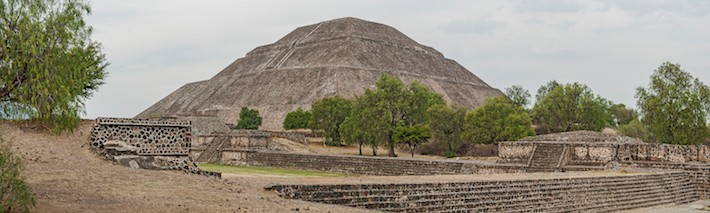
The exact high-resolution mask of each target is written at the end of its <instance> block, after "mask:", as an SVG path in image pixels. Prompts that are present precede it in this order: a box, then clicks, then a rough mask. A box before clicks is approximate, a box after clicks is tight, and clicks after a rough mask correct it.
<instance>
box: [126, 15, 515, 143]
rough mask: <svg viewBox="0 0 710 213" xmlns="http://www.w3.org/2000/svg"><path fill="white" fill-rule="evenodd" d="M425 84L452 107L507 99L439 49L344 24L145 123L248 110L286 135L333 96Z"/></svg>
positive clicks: (298, 41) (306, 36) (303, 37)
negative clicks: (301, 114) (390, 83)
mask: <svg viewBox="0 0 710 213" xmlns="http://www.w3.org/2000/svg"><path fill="white" fill-rule="evenodd" d="M383 72H385V73H388V74H390V75H393V76H397V77H399V78H400V79H402V80H403V81H405V83H407V82H410V81H413V80H417V81H419V82H421V83H423V84H425V85H427V86H429V87H430V88H431V89H432V90H433V91H435V92H437V93H439V94H442V95H443V96H444V99H446V100H447V101H448V102H456V103H458V104H460V105H462V106H465V107H468V108H473V107H476V106H478V105H479V104H481V103H483V101H485V100H486V99H487V98H489V97H493V96H497V95H502V93H501V92H500V91H499V90H498V89H495V88H493V87H491V86H489V85H488V84H487V83H486V82H484V81H483V80H481V79H480V78H478V77H476V76H475V75H474V74H473V73H471V72H470V71H468V70H467V69H466V68H464V67H463V66H461V65H459V64H458V63H457V62H456V61H453V60H451V59H448V58H445V57H444V55H443V54H441V53H440V52H438V51H436V50H435V49H434V48H431V47H428V46H425V45H422V44H419V43H417V42H415V41H414V40H412V39H410V38H409V37H407V36H406V35H404V34H402V33H401V32H399V31H398V30H397V29H394V28H392V27H390V26H387V25H383V24H379V23H374V22H369V21H365V20H360V19H356V18H341V19H335V20H331V21H325V22H321V23H318V24H313V25H308V26H303V27H299V28H297V29H295V30H294V31H292V32H291V33H289V34H287V35H286V36H284V37H283V38H281V39H280V40H278V41H276V42H275V43H273V44H268V45H264V46H260V47H257V48H255V49H254V50H252V51H251V52H249V53H247V54H246V56H245V57H243V58H239V59H237V60H236V61H234V62H233V63H232V64H230V65H229V66H227V67H226V68H224V70H222V71H221V72H219V73H218V74H217V75H215V76H214V77H212V78H211V79H209V80H204V81H198V82H193V83H189V84H186V85H184V86H182V87H180V88H179V89H177V90H176V91H174V92H173V93H172V94H170V95H168V96H167V97H165V98H163V99H162V100H160V101H158V102H157V103H155V104H154V105H153V106H151V107H149V108H148V109H146V110H145V111H143V112H141V113H140V114H139V115H137V116H136V117H137V118H161V117H189V116H216V117H217V118H218V119H220V120H221V121H222V123H235V122H236V121H237V119H238V117H239V111H240V109H241V107H243V106H248V107H250V108H255V109H257V110H259V112H261V116H262V117H263V118H264V120H263V122H264V123H263V125H262V127H261V128H262V129H267V130H280V129H281V123H282V121H283V120H284V117H285V115H286V113H288V112H290V111H293V110H295V109H296V108H298V107H301V108H304V109H308V108H310V105H311V103H313V102H315V101H316V100H318V99H321V98H323V97H328V96H335V95H339V96H341V97H346V98H350V97H353V96H354V95H356V94H361V93H362V92H363V91H364V90H365V89H367V88H374V85H375V82H376V81H377V79H378V78H379V76H380V74H381V73H383Z"/></svg>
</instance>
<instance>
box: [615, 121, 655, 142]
mask: <svg viewBox="0 0 710 213" xmlns="http://www.w3.org/2000/svg"><path fill="white" fill-rule="evenodd" d="M619 134H622V135H626V136H629V137H634V138H640V139H642V140H643V141H647V140H648V130H647V129H646V127H644V126H643V124H642V123H641V121H639V119H634V120H632V121H631V122H629V123H628V124H621V125H619Z"/></svg>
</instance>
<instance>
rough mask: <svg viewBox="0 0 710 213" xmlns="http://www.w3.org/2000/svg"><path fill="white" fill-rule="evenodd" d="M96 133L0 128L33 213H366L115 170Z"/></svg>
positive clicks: (256, 184) (203, 180) (246, 187)
mask: <svg viewBox="0 0 710 213" xmlns="http://www.w3.org/2000/svg"><path fill="white" fill-rule="evenodd" d="M90 127H91V123H90V122H85V123H83V124H82V125H81V127H80V128H79V129H78V130H76V131H75V132H74V133H71V134H65V135H61V136H48V135H47V134H44V133H40V132H36V131H34V130H26V129H21V128H18V127H16V126H15V125H12V124H8V123H2V124H0V129H1V134H2V138H3V141H4V142H5V143H8V142H9V143H11V144H12V147H13V148H12V149H13V151H14V153H15V154H16V155H18V156H20V157H21V158H22V159H23V160H24V163H25V170H24V172H23V175H24V176H25V177H26V180H27V182H28V184H29V185H30V187H31V188H32V191H33V192H34V193H35V198H36V201H37V205H36V207H35V208H34V209H33V212H296V211H299V212H304V211H305V212H366V211H363V210H359V209H354V208H348V207H340V206H332V205H323V204H315V203H308V202H304V201H298V200H287V199H282V198H279V197H278V196H276V194H275V193H272V192H269V191H266V190H264V187H266V186H267V184H270V183H271V182H273V181H269V180H271V179H273V180H275V181H278V180H279V179H283V178H278V177H274V178H265V177H251V178H250V177H232V178H229V179H217V178H210V177H205V176H200V175H193V174H185V173H181V172H177V171H151V170H141V169H131V168H128V167H123V166H119V165H113V164H111V163H110V162H109V161H106V160H103V159H101V158H100V157H98V156H97V155H95V154H94V153H92V152H91V151H89V149H88V136H89V131H90ZM255 180H261V181H255ZM303 181H307V179H306V180H303Z"/></svg>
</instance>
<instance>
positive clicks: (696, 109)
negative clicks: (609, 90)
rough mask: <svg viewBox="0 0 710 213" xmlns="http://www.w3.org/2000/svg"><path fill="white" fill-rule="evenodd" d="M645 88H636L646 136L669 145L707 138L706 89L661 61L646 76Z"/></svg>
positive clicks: (709, 97) (709, 91)
mask: <svg viewBox="0 0 710 213" xmlns="http://www.w3.org/2000/svg"><path fill="white" fill-rule="evenodd" d="M650 79H651V82H650V83H649V84H648V87H645V88H644V87H639V88H637V89H636V98H638V100H637V101H638V102H637V105H638V106H639V108H640V110H641V112H640V113H641V122H642V123H643V125H644V126H645V127H646V129H647V130H648V131H649V134H650V135H649V139H651V140H653V141H656V142H661V143H671V144H700V143H702V142H703V140H704V139H705V137H707V129H708V127H707V121H708V120H707V119H708V118H709V117H708V116H710V114H709V113H710V88H708V86H707V85H705V84H703V83H702V82H701V81H700V79H698V78H693V76H691V75H690V74H689V73H687V72H685V71H683V69H681V67H680V64H673V63H670V62H665V63H663V64H661V66H660V67H658V68H657V69H656V70H655V71H654V72H653V74H652V75H651V77H650Z"/></svg>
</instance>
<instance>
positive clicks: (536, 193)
mask: <svg viewBox="0 0 710 213" xmlns="http://www.w3.org/2000/svg"><path fill="white" fill-rule="evenodd" d="M381 72H386V73H389V74H391V75H394V76H397V77H399V78H401V79H403V80H404V81H405V82H409V81H413V80H417V81H420V82H422V83H424V84H426V85H428V86H429V87H430V88H432V89H433V90H434V91H436V92H438V93H440V94H443V96H444V98H445V99H446V100H447V101H448V102H449V103H451V102H456V103H458V104H461V105H463V106H466V107H469V108H474V107H476V106H478V105H479V104H481V103H482V102H483V101H484V100H485V99H487V98H489V97H492V96H496V95H501V94H502V93H501V92H500V91H499V90H497V89H495V88H492V87H490V86H489V85H488V84H486V83H485V82H484V81H482V80H481V79H479V78H478V77H476V76H475V75H473V74H472V73H471V72H469V71H468V70H466V69H465V68H464V67H462V66H461V65H459V64H458V63H456V62H455V61H453V60H450V59H447V58H445V57H444V56H443V55H442V54H441V53H439V52H438V51H436V50H435V49H433V48H431V47H427V46H424V45H421V44H419V43H417V42H415V41H413V40H412V39H410V38H408V37H407V36H405V35H404V34H402V33H400V32H399V31H397V30H396V29H394V28H392V27H389V26H386V25H382V24H378V23H373V22H368V21H364V20H360V19H356V18H342V19H336V20H331V21H325V22H321V23H318V24H314V25H308V26H304V27H300V28H297V29H296V30H294V31H293V32H291V33H289V34H288V35H286V36H285V37H283V38H282V39H280V40H278V41H277V42H275V43H273V44H269V45H265V46H261V47H257V48H255V49H254V50H252V51H251V52H249V53H248V54H247V55H246V56H245V57H243V58H240V59H237V60H236V61H234V62H233V63H232V64H230V65H229V66H227V67H226V68H225V69H224V70H222V71H221V72H220V73H219V74H217V75H216V76H214V77H213V78H211V79H209V80H205V81H199V82H194V83H189V84H186V85H184V86H183V87H181V88H179V89H177V90H176V91H174V92H173V93H172V94H170V95H168V96H167V97H165V98H163V99H162V100H160V101H158V102H157V103H155V104H154V105H153V106H151V107H150V108H148V109H146V110H145V111H143V112H142V113H140V114H139V115H137V116H136V118H134V119H124V118H98V119H96V122H95V126H94V128H93V129H92V132H91V136H90V147H91V148H92V150H94V151H95V152H96V153H99V154H100V155H101V156H104V157H105V158H106V159H108V160H110V161H113V162H115V163H117V164H120V165H124V166H129V167H132V168H142V169H160V170H166V169H167V170H181V171H186V172H191V173H199V174H208V175H216V176H219V173H210V172H204V171H200V170H199V168H198V167H197V165H196V163H213V164H225V165H241V166H259V167H278V168H291V169H300V170H310V171H325V172H338V173H349V174H357V175H362V176H366V177H371V176H377V177H382V178H389V179H374V180H373V181H370V182H362V183H344V184H343V183H339V184H333V183H328V184H319V183H302V184H293V183H288V184H278V183H276V184H273V185H271V186H269V187H266V189H265V190H269V191H273V192H275V193H276V194H278V196H280V197H282V198H285V199H299V200H304V201H308V202H317V203H324V204H334V205H343V206H350V207H355V208H364V209H372V210H379V211H388V212H590V211H591V212H608V211H620V210H627V209H634V208H643V207H653V206H659V205H671V204H684V203H689V202H692V201H696V200H700V199H709V198H710V164H709V163H708V161H710V148H708V147H707V146H683V145H667V144H652V143H644V142H642V141H640V140H638V139H633V138H628V137H621V136H613V135H605V134H602V133H597V132H588V131H580V132H567V133H559V134H550V135H541V136H534V137H527V138H524V139H522V140H519V141H510V142H500V143H499V144H498V158H497V160H459V159H451V160H443V159H402V158H392V157H370V156H353V155H332V154H317V153H302V152H296V151H294V150H293V147H292V146H294V145H293V144H296V145H298V146H305V147H308V146H309V140H308V139H307V136H305V135H304V134H302V133H296V132H282V131H279V129H280V126H281V122H282V121H283V118H284V116H285V114H286V113H287V112H289V111H292V110H295V109H296V108H298V107H302V108H308V107H309V106H310V104H311V103H312V102H314V101H316V100H318V99H320V98H322V97H327V96H334V95H340V96H343V97H352V96H354V95H356V94H359V93H361V92H362V91H363V90H364V89H367V88H373V87H374V86H373V85H374V82H375V81H376V80H377V78H378V76H379V75H380V73H381ZM242 106H249V107H253V108H256V109H258V110H259V111H260V112H261V113H263V114H262V116H263V117H264V122H265V123H264V124H265V125H264V127H263V129H264V130H234V129H231V128H230V125H231V124H233V123H234V122H236V120H237V117H238V114H239V110H240V108H241V107H242ZM281 140H287V141H289V143H291V145H288V144H285V143H283V142H280V141H281ZM311 145H312V144H311ZM577 171H587V172H577ZM590 171H591V172H590ZM541 174H542V175H541ZM449 176H455V178H444V177H449Z"/></svg>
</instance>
